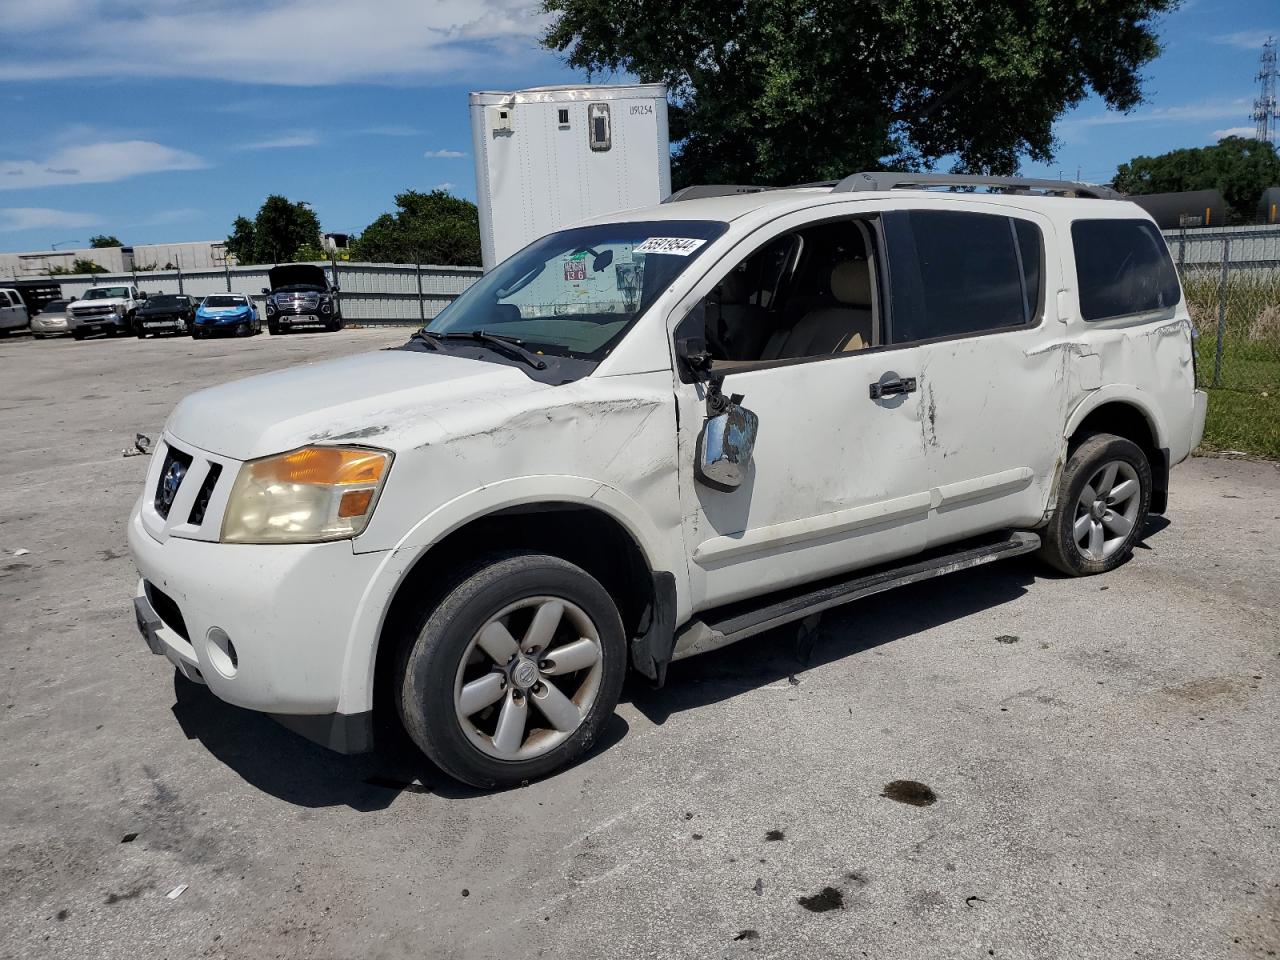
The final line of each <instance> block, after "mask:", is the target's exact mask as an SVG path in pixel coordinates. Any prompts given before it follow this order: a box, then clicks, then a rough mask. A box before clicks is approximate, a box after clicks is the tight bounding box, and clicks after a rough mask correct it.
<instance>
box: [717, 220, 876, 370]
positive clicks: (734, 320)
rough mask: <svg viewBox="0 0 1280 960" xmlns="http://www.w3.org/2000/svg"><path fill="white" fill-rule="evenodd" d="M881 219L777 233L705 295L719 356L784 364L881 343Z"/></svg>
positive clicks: (848, 221) (729, 359)
mask: <svg viewBox="0 0 1280 960" xmlns="http://www.w3.org/2000/svg"><path fill="white" fill-rule="evenodd" d="M872 236H873V224H870V223H869V222H867V221H863V220H858V219H842V220H833V221H828V222H824V223H819V224H814V225H812V226H809V227H805V228H803V229H800V230H796V231H793V232H791V233H787V234H783V235H781V236H778V237H775V238H773V239H772V240H771V241H769V242H768V243H767V244H765V245H764V246H762V247H760V248H758V249H757V250H756V251H755V252H754V253H752V254H751V255H750V256H749V257H747V258H746V259H744V260H742V261H740V262H739V263H738V264H737V265H736V266H735V267H734V268H733V269H732V270H730V271H729V272H728V273H727V274H726V275H725V276H724V277H723V278H722V279H721V281H720V283H719V284H718V285H717V286H716V287H715V288H714V289H713V290H712V291H711V293H710V294H709V295H708V296H707V297H706V299H705V300H704V301H703V308H704V309H703V311H702V312H703V315H704V316H705V337H706V341H707V347H708V349H709V351H710V353H711V355H712V358H713V359H714V360H717V361H728V362H732V363H735V364H736V363H779V362H785V361H791V360H807V359H812V358H817V357H831V356H840V355H843V354H846V353H851V352H855V351H858V350H865V349H867V348H869V347H872V346H876V345H878V344H879V342H880V341H879V332H878V331H879V309H878V304H877V295H876V289H877V288H876V281H875V260H874V257H875V251H874V247H873V243H872Z"/></svg>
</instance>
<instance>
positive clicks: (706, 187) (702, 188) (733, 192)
mask: <svg viewBox="0 0 1280 960" xmlns="http://www.w3.org/2000/svg"><path fill="white" fill-rule="evenodd" d="M776 189H777V187H762V186H759V185H758V184H754V183H698V184H694V185H693V186H691V187H684V188H682V189H680V190H677V191H676V192H675V193H673V194H672V195H671V196H669V197H667V199H665V200H663V201H662V202H663V203H676V202H677V201H679V200H701V199H703V198H704V197H733V196H737V195H738V194H740V193H761V192H763V191H765V190H776Z"/></svg>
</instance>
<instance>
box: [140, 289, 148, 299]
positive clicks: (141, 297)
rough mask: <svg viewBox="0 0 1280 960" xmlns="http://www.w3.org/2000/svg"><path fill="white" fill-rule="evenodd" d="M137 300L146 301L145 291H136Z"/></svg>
mask: <svg viewBox="0 0 1280 960" xmlns="http://www.w3.org/2000/svg"><path fill="white" fill-rule="evenodd" d="M138 299H139V300H145V299H147V291H145V290H139V291H138Z"/></svg>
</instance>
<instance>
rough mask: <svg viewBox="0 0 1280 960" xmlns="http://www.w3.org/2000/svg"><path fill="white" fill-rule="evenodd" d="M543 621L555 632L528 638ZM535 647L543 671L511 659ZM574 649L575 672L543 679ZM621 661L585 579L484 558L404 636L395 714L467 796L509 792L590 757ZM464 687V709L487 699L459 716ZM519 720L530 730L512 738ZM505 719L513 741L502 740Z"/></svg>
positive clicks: (555, 567) (604, 598) (544, 565)
mask: <svg viewBox="0 0 1280 960" xmlns="http://www.w3.org/2000/svg"><path fill="white" fill-rule="evenodd" d="M557 608H558V610H559V613H558V615H557V613H556V610H557ZM539 618H541V620H542V624H543V626H544V627H546V626H547V625H551V627H550V630H551V632H550V634H549V635H550V640H549V641H546V642H545V643H541V641H540V636H545V635H546V631H545V630H544V631H542V632H541V634H535V632H534V630H533V625H534V623H535V621H537V620H538V619H539ZM495 624H499V625H501V626H499V627H495ZM482 636H484V637H486V638H488V639H486V642H485V645H484V646H481V644H480V639H481V637H482ZM513 637H516V638H519V639H518V640H516V639H513ZM531 641H532V643H533V646H532V649H534V650H537V651H538V652H539V653H545V652H546V651H547V650H548V649H549V650H550V653H551V657H552V658H553V659H552V660H551V661H550V662H551V663H552V664H553V665H552V666H551V667H546V664H547V663H548V662H549V661H546V660H543V659H542V658H541V657H538V656H535V657H533V658H532V659H530V658H526V657H523V656H517V657H516V659H514V660H510V659H508V658H507V651H508V650H513V651H518V650H519V647H517V644H521V645H523V644H526V643H529V642H531ZM571 646H572V647H573V648H574V657H573V661H574V662H575V663H581V664H582V666H581V667H579V668H578V669H575V670H573V671H572V672H570V671H569V670H567V669H562V670H560V671H559V673H555V674H553V673H551V672H544V667H545V668H546V670H548V671H554V670H556V667H555V666H554V657H555V656H556V654H557V652H558V651H567V650H568V649H569V648H570V647H571ZM495 648H496V649H495ZM626 655H627V647H626V641H625V638H624V636H623V631H622V621H621V620H620V619H619V617H618V610H617V607H616V606H614V603H613V600H612V599H611V598H610V597H609V594H608V593H607V592H606V591H605V589H604V587H602V586H601V585H600V583H599V582H598V581H597V580H596V579H595V578H594V577H592V576H591V575H590V574H588V573H587V572H586V571H585V570H583V569H582V568H580V567H577V566H575V565H574V564H571V563H568V562H567V561H565V560H561V559H559V558H558V557H551V556H547V555H545V554H539V553H518V554H506V555H501V556H497V557H491V558H489V559H488V560H486V561H482V562H481V563H479V564H477V565H476V566H474V567H472V568H470V569H469V570H467V571H464V572H463V574H462V575H461V576H460V577H459V579H458V580H456V581H454V585H453V586H452V587H451V588H449V587H446V588H445V590H444V593H443V599H442V600H440V602H439V603H437V604H436V605H435V606H434V607H432V608H431V609H429V610H428V611H427V612H426V613H425V614H424V615H423V616H422V617H420V618H419V619H418V621H417V622H416V624H414V625H413V626H411V627H410V628H409V629H408V631H407V632H406V634H405V635H404V636H403V637H402V647H401V657H400V663H401V669H400V675H399V676H398V677H397V681H398V682H397V683H396V693H397V704H396V706H397V708H398V712H399V714H400V719H401V721H402V722H403V724H404V728H405V730H406V731H407V732H408V734H409V736H410V738H412V740H413V741H414V743H416V744H417V745H418V747H419V748H420V749H421V750H422V752H423V753H425V754H426V755H427V756H428V757H429V758H430V759H431V760H433V761H434V762H435V763H436V764H437V765H438V766H439V767H440V768H441V769H442V770H444V771H445V772H446V773H448V774H450V775H451V776H453V777H456V778H457V779H458V780H461V781H463V782H464V783H468V784H471V785H472V786H475V787H483V788H495V787H510V786H516V785H518V784H521V783H524V782H526V781H529V780H534V779H537V778H539V777H544V776H546V775H547V774H549V773H551V772H553V771H555V770H557V769H559V768H560V767H563V766H565V765H566V764H568V763H571V762H573V761H574V760H576V759H577V758H579V757H581V756H582V755H583V754H584V753H585V752H586V751H587V750H588V749H590V747H591V745H592V744H593V743H594V742H595V740H596V738H597V737H598V736H599V735H600V732H601V730H603V729H604V727H605V725H606V724H607V723H608V721H609V718H610V717H611V716H612V715H613V710H614V707H616V706H617V703H618V697H619V695H620V694H621V692H622V682H623V679H624V678H625V675H626ZM566 657H568V654H566ZM592 657H594V659H591V658H592ZM499 659H501V660H503V661H504V662H503V664H502V665H499V663H498V662H497V661H498V660H499ZM565 663H566V661H563V660H562V661H561V665H562V666H564V665H565ZM522 668H523V669H522ZM490 678H492V679H490ZM477 681H479V682H480V685H479V687H477V686H476V683H477ZM464 687H466V688H467V689H470V690H471V691H472V693H473V694H475V696H473V698H472V704H471V705H472V706H474V705H475V704H476V703H479V702H481V701H483V700H485V698H486V697H491V699H488V700H487V702H485V703H483V704H482V705H481V706H479V707H478V708H477V709H475V710H472V711H471V712H470V713H469V714H467V715H464V713H465V710H464V707H465V706H466V701H464V700H463V698H462V690H463V688H464ZM544 704H545V705H546V707H545V710H546V711H547V712H544V706H543V705H544ZM566 705H567V707H566ZM552 708H555V709H552ZM566 711H568V712H567V713H566ZM553 714H554V715H558V716H559V718H560V719H559V722H558V723H557V722H555V721H553V720H551V719H550V718H551V717H552V716H553ZM520 718H523V721H527V724H526V723H525V722H523V721H522V722H520V723H519V725H518V730H517V725H516V723H515V722H514V721H516V720H517V719H520ZM507 720H510V721H512V722H510V723H507V725H506V732H507V734H509V735H508V736H505V737H503V736H499V734H500V733H501V730H500V727H501V725H502V723H503V722H505V721H507ZM530 731H533V732H532V734H531V733H530ZM517 735H518V739H517ZM503 741H505V742H503Z"/></svg>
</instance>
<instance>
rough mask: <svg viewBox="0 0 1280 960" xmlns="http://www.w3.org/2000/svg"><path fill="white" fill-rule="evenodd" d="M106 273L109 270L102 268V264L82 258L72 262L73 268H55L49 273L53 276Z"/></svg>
mask: <svg viewBox="0 0 1280 960" xmlns="http://www.w3.org/2000/svg"><path fill="white" fill-rule="evenodd" d="M106 272H107V268H106V267H104V266H102V265H101V264H99V263H94V262H93V261H92V260H85V259H82V258H80V257H77V258H76V259H75V260H73V261H71V266H69V267H54V268H53V269H52V270H50V271H49V273H51V274H58V273H67V274H80V273H106Z"/></svg>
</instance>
